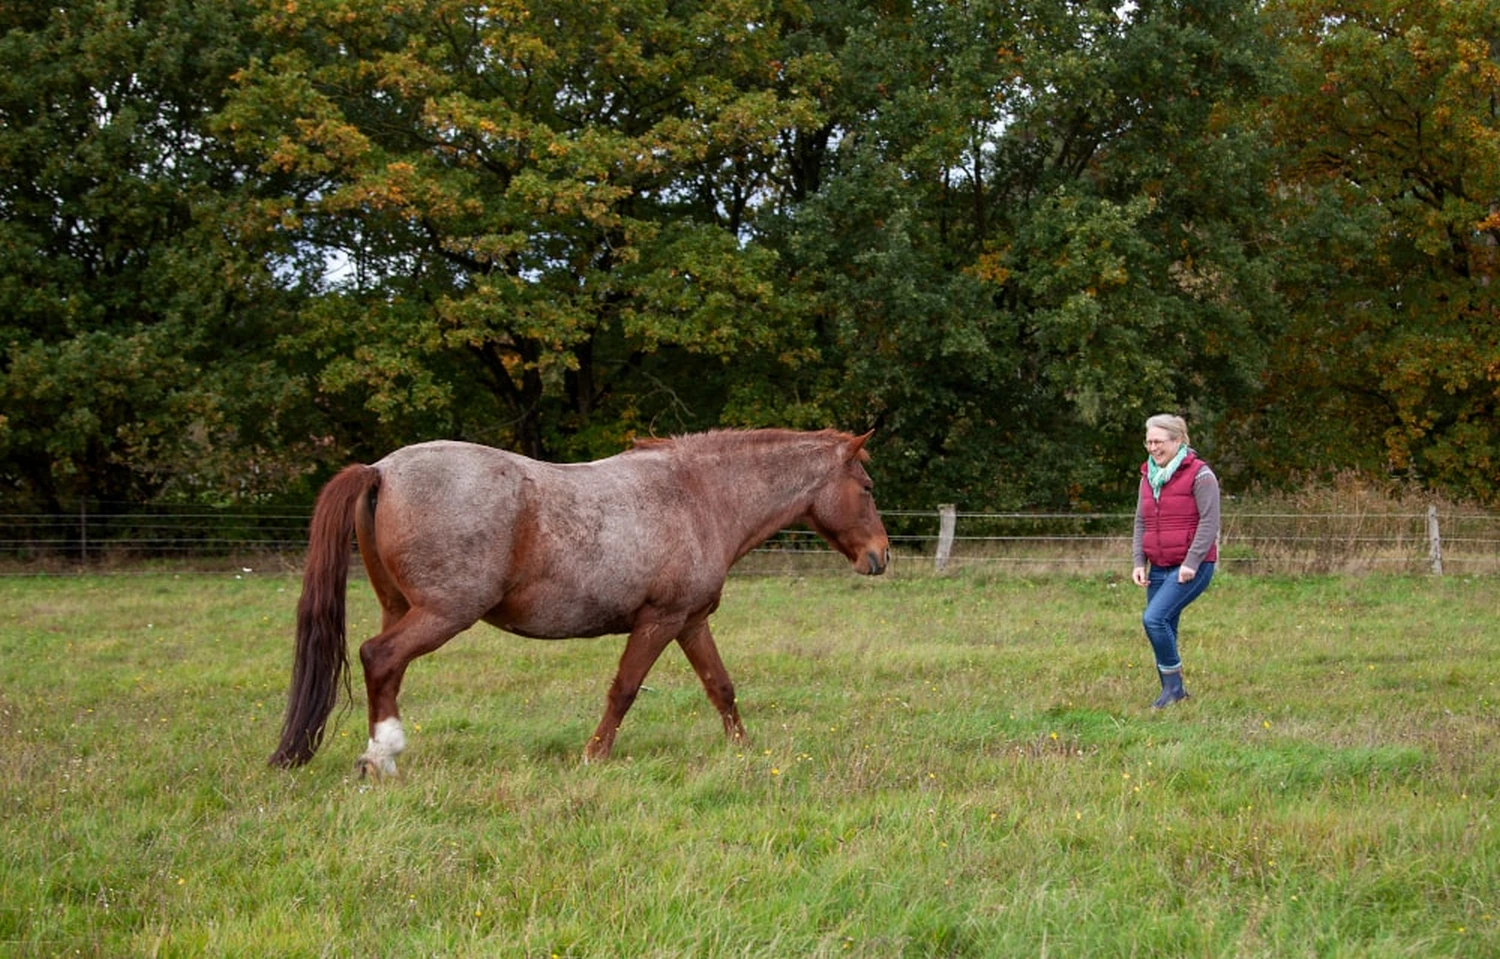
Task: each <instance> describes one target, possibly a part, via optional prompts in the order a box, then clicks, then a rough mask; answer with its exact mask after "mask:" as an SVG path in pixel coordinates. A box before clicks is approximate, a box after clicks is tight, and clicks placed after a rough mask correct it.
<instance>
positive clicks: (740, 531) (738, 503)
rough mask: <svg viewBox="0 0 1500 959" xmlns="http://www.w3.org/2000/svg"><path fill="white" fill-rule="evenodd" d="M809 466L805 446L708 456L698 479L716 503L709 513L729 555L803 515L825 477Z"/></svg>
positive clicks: (738, 554)
mask: <svg viewBox="0 0 1500 959" xmlns="http://www.w3.org/2000/svg"><path fill="white" fill-rule="evenodd" d="M815 466H816V461H815V460H814V459H813V458H812V457H809V456H808V455H807V454H806V451H805V450H803V451H800V452H799V451H796V450H779V449H771V448H768V449H765V450H753V451H746V453H745V455H744V456H743V457H736V456H723V457H716V458H715V459H714V461H713V466H712V468H711V470H710V471H709V473H710V474H711V475H707V476H705V477H704V479H705V481H706V483H705V485H706V486H707V488H708V489H710V490H712V491H713V494H714V495H713V496H712V498H711V503H712V504H716V505H711V506H710V510H709V514H710V517H711V519H712V521H713V522H714V523H715V525H716V526H718V528H719V531H720V535H721V536H722V537H723V539H724V540H725V542H726V543H727V544H729V545H730V547H731V548H732V549H733V552H734V557H733V558H734V559H738V558H739V557H741V556H743V555H744V554H745V553H747V552H749V551H750V550H752V549H754V548H755V547H756V546H759V545H760V544H761V543H763V542H765V541H766V540H767V539H769V538H770V537H771V536H772V535H774V534H775V533H776V531H777V530H779V529H782V528H784V527H787V526H790V525H792V524H793V523H796V522H797V521H798V520H800V519H802V518H803V517H804V516H805V515H806V514H807V511H808V509H809V507H810V506H811V503H812V497H813V495H814V494H815V493H816V491H817V489H818V487H819V486H820V485H821V484H822V482H823V481H824V480H825V479H826V475H827V474H826V471H821V472H820V471H819V470H818V469H817V468H814V467H815Z"/></svg>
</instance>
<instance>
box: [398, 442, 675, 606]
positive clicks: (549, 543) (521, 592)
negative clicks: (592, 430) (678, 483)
mask: <svg viewBox="0 0 1500 959" xmlns="http://www.w3.org/2000/svg"><path fill="white" fill-rule="evenodd" d="M375 467H376V468H377V469H379V470H380V472H381V485H380V494H379V497H380V499H379V504H378V505H377V508H376V541H377V543H376V545H377V551H378V554H379V556H380V558H381V561H382V563H383V564H385V565H387V567H388V568H393V569H394V572H395V576H396V579H397V581H398V583H399V585H400V587H401V589H402V591H403V592H404V593H406V594H407V598H408V600H409V601H414V602H422V603H424V604H426V603H432V602H441V603H442V604H444V605H445V606H448V607H450V608H453V609H454V610H455V614H456V615H462V616H472V617H475V618H481V617H482V618H485V619H488V620H489V621H491V622H493V623H495V624H496V625H499V626H502V627H504V628H507V629H511V630H513V631H515V632H519V633H523V634H525V635H535V636H568V635H586V634H597V633H602V632H617V631H622V630H624V629H628V628H629V622H628V619H629V617H630V616H631V615H633V613H634V611H635V609H636V608H638V607H639V606H640V605H641V604H643V603H645V602H646V601H647V600H648V599H649V598H651V593H652V591H653V590H654V589H656V588H658V586H659V584H660V579H661V577H660V573H661V570H660V569H659V568H658V567H659V566H660V565H661V564H662V563H664V562H669V561H679V560H682V559H687V558H689V554H694V553H696V552H697V550H696V549H695V548H691V547H687V546H684V545H683V544H680V543H678V542H677V540H678V539H681V538H683V537H684V534H685V533H686V530H685V529H684V528H683V526H684V524H682V523H681V518H680V517H678V516H676V515H675V513H676V512H677V511H679V507H678V505H677V500H679V499H680V496H681V492H680V491H679V490H676V489H675V488H674V487H673V484H672V479H671V471H670V469H667V468H664V467H663V463H662V460H661V458H660V457H656V456H653V455H650V454H646V455H635V454H626V455H622V456H615V457H610V458H609V459H605V460H599V461H595V462H593V463H580V464H564V465H559V464H552V463H543V462H540V461H537V460H532V459H528V458H527V457H524V456H520V455H517V454H514V453H509V452H506V451H504V450H498V449H492V448H490V447H486V446H479V445H476V444H472V443H462V442H455V441H447V440H439V441H434V442H430V443H421V444H417V445H415V446H408V447H403V448H402V449H399V450H397V451H395V452H393V453H391V454H390V455H389V456H387V457H385V458H384V459H382V460H381V461H380V462H378V463H376V464H375ZM694 545H695V544H694ZM674 558H676V559H675V560H674ZM693 578H695V579H696V578H697V577H693Z"/></svg>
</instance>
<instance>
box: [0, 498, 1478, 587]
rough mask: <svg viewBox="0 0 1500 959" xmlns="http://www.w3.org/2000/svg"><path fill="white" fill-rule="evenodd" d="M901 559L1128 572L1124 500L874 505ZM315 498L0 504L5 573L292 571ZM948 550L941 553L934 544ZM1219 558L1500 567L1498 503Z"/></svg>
mask: <svg viewBox="0 0 1500 959" xmlns="http://www.w3.org/2000/svg"><path fill="white" fill-rule="evenodd" d="M882 516H883V518H884V519H885V522H886V527H887V529H888V531H889V532H890V536H891V544H892V551H893V553H894V559H895V562H894V568H895V569H896V570H897V571H922V570H932V569H936V568H938V567H939V566H941V568H942V570H943V571H947V572H951V571H954V570H959V569H966V568H967V569H990V570H1016V571H1028V572H1030V571H1038V572H1040V571H1066V572H1101V571H1119V570H1123V571H1128V569H1129V566H1130V562H1131V559H1130V545H1131V537H1132V531H1133V523H1134V516H1133V514H1131V513H1086V514H1079V513H1023V512H1004V513H998V512H996V513H992V512H968V511H961V510H952V520H953V522H952V534H951V537H950V538H949V539H948V541H947V542H946V543H945V542H944V541H943V539H944V538H943V536H942V532H941V531H942V525H943V524H942V511H941V510H906V509H898V510H885V511H882ZM310 517H311V510H310V509H307V510H302V509H289V508H276V509H222V510H216V509H205V508H193V509H171V508H158V509H153V510H149V511H141V510H137V509H126V508H123V507H116V508H114V509H110V508H108V507H96V508H93V509H80V510H79V511H78V512H77V513H72V514H57V513H5V512H3V511H0V572H4V573H9V574H24V573H36V572H62V571H68V570H83V569H87V570H92V571H106V572H108V571H120V572H128V571H131V570H138V569H143V568H144V569H149V568H152V567H153V566H158V567H159V566H172V567H175V568H179V569H184V570H192V569H203V570H219V569H239V568H244V567H247V566H248V567H249V568H258V569H268V568H274V569H282V570H294V569H296V568H297V567H298V566H299V565H300V563H301V557H302V553H303V552H304V550H305V548H306V543H307V529H308V522H309V519H310ZM940 552H941V553H943V561H942V562H941V563H939V561H938V557H939V554H940ZM1219 561H1220V566H1221V568H1228V569H1234V570H1238V571H1242V572H1251V573H1255V572H1265V573H1276V572H1290V573H1304V572H1352V573H1358V572H1368V571H1381V570H1389V571H1411V572H1444V573H1449V574H1492V573H1500V515H1495V514H1490V513H1485V512H1481V511H1477V510H1470V511H1447V512H1441V513H1440V512H1438V511H1437V510H1435V509H1433V510H1429V511H1428V512H1425V513H1416V512H1411V513H1405V512H1381V513H1367V512H1359V511H1350V512H1347V513H1330V512H1321V513H1297V512H1285V511H1278V512H1254V511H1243V512H1241V511H1233V510H1229V509H1226V511H1225V513H1224V515H1223V530H1222V534H1221V538H1220V543H1219ZM846 565H847V564H845V563H844V561H843V558H842V557H840V556H838V554H836V553H834V552H833V551H832V550H831V549H829V547H828V545H827V544H826V543H824V542H823V541H822V539H821V538H819V537H818V536H817V535H816V534H814V533H813V532H811V531H810V530H805V529H789V530H783V531H782V532H780V533H778V534H776V535H775V536H773V537H772V538H771V539H770V540H768V541H767V542H766V543H764V544H762V545H761V546H760V547H759V548H757V549H756V550H754V551H753V552H752V553H751V554H750V555H749V556H747V557H746V558H745V559H744V560H742V561H741V563H740V564H739V566H737V567H736V571H737V572H740V573H750V574H754V573H773V574H774V573H791V574H797V575H808V574H818V573H824V572H827V573H833V572H841V571H843V570H844V568H845V566H846Z"/></svg>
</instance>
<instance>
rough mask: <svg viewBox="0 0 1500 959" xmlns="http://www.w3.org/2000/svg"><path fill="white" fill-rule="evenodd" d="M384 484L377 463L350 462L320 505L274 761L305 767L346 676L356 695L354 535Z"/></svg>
mask: <svg viewBox="0 0 1500 959" xmlns="http://www.w3.org/2000/svg"><path fill="white" fill-rule="evenodd" d="M379 484H380V472H379V471H378V470H376V469H375V468H374V467H373V466H359V465H356V466H346V467H345V468H344V469H343V470H341V471H340V472H339V474H338V475H337V476H335V477H334V478H333V479H332V480H330V481H329V482H328V485H327V486H325V487H323V491H322V492H321V493H319V494H318V502H317V505H316V506H314V507H313V515H312V525H311V528H310V530H309V532H308V540H307V564H306V566H305V568H304V570H303V573H302V598H301V599H300V600H298V602H297V645H296V658H295V660H294V661H293V664H292V688H291V692H290V693H289V694H288V697H287V705H286V718H285V719H283V720H282V724H281V745H279V746H277V747H276V751H275V752H274V753H272V754H271V760H270V762H271V765H273V766H300V765H302V764H303V763H305V762H307V761H308V760H309V759H312V757H313V753H315V752H317V751H318V746H319V745H320V744H321V743H322V741H323V730H324V728H325V727H326V726H327V724H328V716H329V714H330V713H332V712H333V707H334V704H335V703H336V702H337V701H338V692H339V685H340V683H341V682H342V685H343V687H344V695H345V696H346V697H348V696H349V651H348V649H347V643H346V641H345V637H344V598H345V588H346V587H347V585H348V582H349V536H350V534H351V533H352V532H353V531H354V517H355V514H356V512H357V511H358V509H359V506H360V503H361V502H362V501H364V499H365V497H366V496H368V495H369V494H370V493H372V492H373V491H375V490H376V489H377V488H378V487H379Z"/></svg>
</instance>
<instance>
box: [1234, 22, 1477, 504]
mask: <svg viewBox="0 0 1500 959" xmlns="http://www.w3.org/2000/svg"><path fill="white" fill-rule="evenodd" d="M1338 11H1339V16H1338V17H1337V18H1330V17H1328V16H1327V15H1326V14H1327V13H1328V8H1327V6H1326V5H1324V4H1319V3H1296V2H1287V3H1283V4H1280V5H1278V6H1277V13H1278V15H1279V20H1278V22H1279V23H1280V25H1281V36H1282V39H1283V50H1284V56H1285V59H1286V61H1287V69H1288V73H1289V84H1288V88H1287V90H1286V93H1285V94H1284V96H1282V97H1281V98H1279V99H1278V100H1277V101H1276V102H1275V103H1274V107H1275V112H1274V117H1275V120H1276V123H1275V126H1276V133H1277V136H1278V138H1279V139H1280V140H1281V141H1282V142H1283V143H1284V144H1285V146H1286V148H1287V160H1286V164H1285V168H1284V170H1283V173H1282V177H1283V186H1282V189H1281V200H1282V202H1281V204H1280V206H1281V211H1280V215H1281V216H1282V217H1283V218H1284V219H1285V220H1286V222H1287V223H1288V229H1287V231H1286V234H1285V238H1286V243H1285V247H1284V249H1283V250H1282V251H1281V253H1280V256H1281V257H1282V258H1283V259H1284V260H1285V262H1286V267H1285V268H1284V269H1283V271H1282V272H1281V276H1282V281H1281V287H1282V290H1283V292H1284V294H1285V296H1286V299H1287V302H1288V304H1289V306H1290V307H1291V309H1292V312H1293V316H1294V317H1295V322H1294V324H1293V326H1292V327H1291V329H1290V331H1289V333H1288V338H1287V341H1286V348H1285V349H1283V350H1281V351H1279V353H1278V355H1277V359H1278V362H1277V363H1276V364H1275V366H1274V368H1273V371H1272V380H1271V388H1270V390H1269V391H1268V393H1267V398H1268V400H1269V401H1270V402H1268V403H1267V404H1265V405H1264V406H1262V407H1260V408H1259V409H1257V410H1256V416H1257V418H1256V419H1254V420H1252V422H1251V424H1250V426H1249V428H1248V429H1249V433H1250V434H1251V435H1250V437H1249V439H1251V440H1252V441H1259V443H1260V444H1261V449H1262V451H1263V453H1264V452H1268V451H1269V448H1270V447H1271V446H1273V445H1277V446H1283V447H1288V448H1289V449H1288V451H1286V452H1283V453H1281V454H1280V455H1278V456H1277V457H1276V459H1277V461H1278V462H1279V464H1284V465H1290V466H1295V467H1298V468H1301V469H1304V470H1309V471H1312V470H1329V469H1336V468H1339V467H1349V466H1358V467H1361V468H1364V469H1367V470H1370V471H1372V472H1390V473H1395V474H1401V475H1407V476H1411V477H1413V478H1418V479H1420V480H1422V481H1424V482H1428V483H1431V484H1433V485H1435V486H1438V487H1439V488H1443V489H1447V490H1450V491H1452V492H1453V493H1454V494H1455V495H1459V496H1469V497H1474V498H1476V499H1479V500H1483V501H1487V502H1491V503H1493V502H1495V501H1496V498H1497V497H1500V482H1497V477H1500V427H1497V423H1500V418H1497V413H1500V408H1497V403H1500V388H1497V387H1500V376H1497V370H1500V334H1497V330H1500V322H1497V319H1500V316H1497V312H1496V311H1497V302H1496V293H1495V289H1494V287H1493V285H1492V284H1493V280H1494V278H1495V267H1496V254H1495V250H1496V244H1497V240H1500V219H1497V217H1496V216H1495V212H1494V203H1495V198H1496V196H1500V124H1497V116H1496V112H1495V103H1496V94H1497V92H1500V64H1497V63H1496V60H1495V57H1494V54H1493V52H1492V43H1493V34H1494V6H1493V4H1491V3H1488V2H1457V3H1445V4H1419V5H1412V4H1403V3H1386V2H1370V3H1358V4H1352V5H1351V4H1341V5H1339V7H1338ZM1289 438H1291V439H1292V440H1293V441H1292V442H1288V439H1289Z"/></svg>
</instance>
